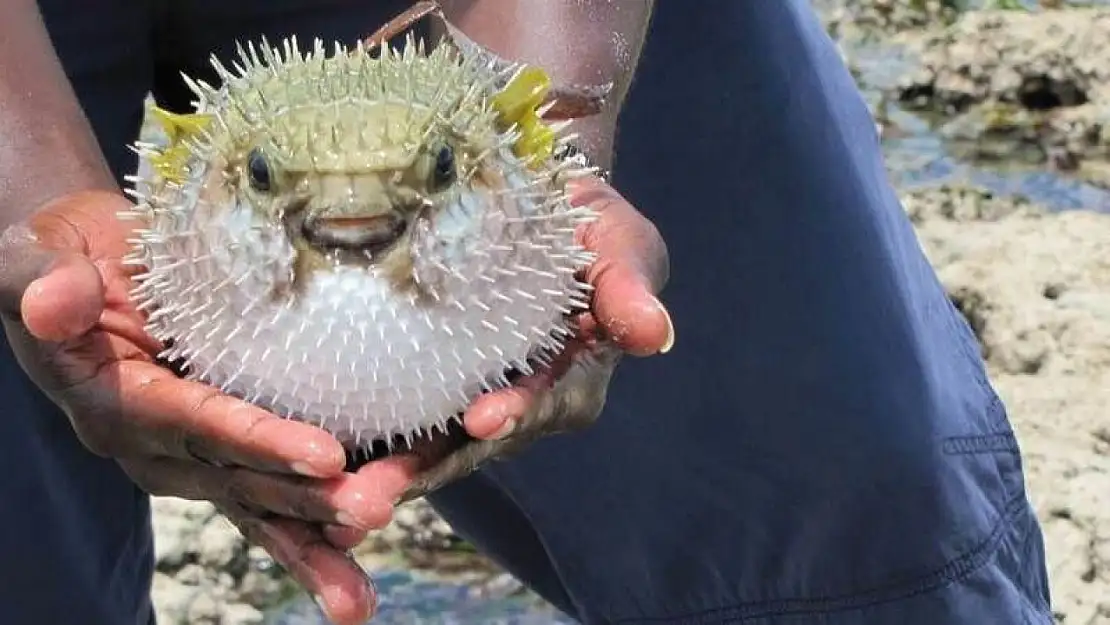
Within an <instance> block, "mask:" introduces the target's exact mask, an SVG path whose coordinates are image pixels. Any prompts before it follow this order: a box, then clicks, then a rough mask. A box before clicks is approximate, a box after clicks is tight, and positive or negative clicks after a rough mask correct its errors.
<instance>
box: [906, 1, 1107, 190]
mask: <svg viewBox="0 0 1110 625" xmlns="http://www.w3.org/2000/svg"><path fill="white" fill-rule="evenodd" d="M900 41H901V42H902V43H904V44H905V45H906V46H907V48H908V49H909V50H911V51H912V52H913V53H915V54H916V55H917V57H918V67H917V69H916V70H915V71H913V72H911V73H909V74H908V75H907V76H905V77H904V78H903V79H902V80H901V81H899V83H898V85H897V86H896V88H895V89H893V90H892V94H891V95H892V97H894V98H896V99H897V100H898V101H899V102H900V103H901V104H902V105H903V106H904V107H906V108H908V109H910V110H917V111H922V112H927V113H930V114H932V115H934V117H935V120H936V122H937V123H938V125H939V127H940V132H941V134H942V136H944V137H945V138H946V139H948V140H949V141H950V142H951V145H952V146H953V147H954V148H955V149H956V150H957V152H958V155H959V156H961V157H963V158H966V159H971V160H982V161H1018V162H1025V163H1030V164H1044V165H1047V166H1048V167H1051V168H1054V169H1059V170H1064V171H1078V172H1080V174H1081V175H1082V176H1083V177H1084V178H1086V179H1089V180H1092V181H1095V182H1099V183H1102V184H1106V183H1107V182H1108V181H1110V177H1107V176H1106V173H1105V171H1106V166H1105V163H1106V162H1107V160H1108V158H1110V131H1108V130H1107V124H1108V123H1110V9H1107V8H1102V7H1071V8H1067V9H1048V10H1036V11H1026V10H984V11H968V12H964V13H961V14H960V15H959V17H958V18H957V19H955V20H954V22H953V23H952V24H951V25H949V26H945V27H939V28H932V29H929V30H926V31H917V32H912V33H911V32H906V33H903V36H902V38H901V39H900Z"/></svg>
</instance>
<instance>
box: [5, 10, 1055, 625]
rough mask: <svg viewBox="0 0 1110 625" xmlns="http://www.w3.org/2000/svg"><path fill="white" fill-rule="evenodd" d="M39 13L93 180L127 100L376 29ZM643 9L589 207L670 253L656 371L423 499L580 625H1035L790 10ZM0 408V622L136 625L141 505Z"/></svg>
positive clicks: (1020, 515)
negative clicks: (284, 42)
mask: <svg viewBox="0 0 1110 625" xmlns="http://www.w3.org/2000/svg"><path fill="white" fill-rule="evenodd" d="M40 4H41V6H42V7H43V9H44V12H45V15H46V18H47V22H48V26H49V28H50V32H51V35H52V37H53V39H54V41H55V44H56V45H57V47H58V49H59V52H60V54H61V56H62V59H63V62H64V63H65V66H66V68H67V71H68V73H69V75H70V77H71V79H72V80H73V81H74V84H75V86H76V89H77V92H78V95H79V97H80V98H81V101H82V103H83V105H84V108H85V110H86V112H87V113H88V115H89V117H90V118H91V120H92V122H93V124H94V126H95V128H96V132H97V135H98V137H99V139H100V141H101V144H102V146H103V148H104V150H105V152H106V154H107V155H108V157H109V159H110V161H111V163H112V166H113V168H114V169H115V171H116V172H117V174H118V175H121V176H122V175H123V174H124V173H127V172H129V171H131V170H132V169H133V168H134V160H133V157H132V156H131V155H130V153H129V152H128V151H127V150H126V148H125V145H126V143H127V142H128V141H130V140H131V139H132V138H133V136H134V135H135V133H136V131H137V128H138V124H139V120H140V116H141V113H142V110H141V98H142V96H143V95H144V94H145V93H146V92H147V91H148V90H154V92H155V93H156V94H157V96H158V97H159V99H160V100H161V101H162V102H163V104H166V105H168V106H171V107H182V106H183V105H184V104H185V103H186V102H187V99H188V97H187V94H186V93H185V92H184V91H183V89H182V88H181V86H180V84H179V83H180V81H179V78H178V74H177V73H178V71H180V70H186V71H189V72H191V73H194V74H196V73H200V74H202V75H203V73H204V72H203V69H204V66H205V62H206V61H205V59H206V57H207V55H208V54H209V53H210V52H212V51H216V52H219V53H226V52H228V51H230V50H231V49H232V47H233V42H234V40H235V39H236V38H252V37H257V36H258V35H261V34H266V35H267V36H268V37H271V38H277V37H280V36H283V35H287V34H292V33H298V34H299V35H300V36H301V37H302V38H307V37H311V36H314V35H320V36H322V37H325V38H338V39H342V40H345V41H353V40H354V39H355V38H356V37H358V36H359V35H363V34H365V33H367V32H369V31H371V30H372V29H373V28H374V27H376V26H377V25H378V24H379V23H380V22H381V21H382V20H383V19H384V18H386V17H388V16H389V15H391V14H393V13H394V12H396V11H397V10H398V9H400V8H402V7H403V6H405V5H407V1H401V2H382V1H378V2H373V1H371V0H359V1H355V0H328V1H324V0H265V1H264V0H234V1H232V2H228V1H221V2H216V1H214V0H173V1H161V0H86V1H85V2H84V3H83V5H82V7H81V8H82V9H83V10H82V11H78V10H77V9H76V8H75V6H74V5H73V4H72V3H68V2H64V1H63V0H41V1H40ZM657 6H658V8H657V15H656V17H655V20H654V24H653V26H652V32H651V34H650V36H649V40H648V43H647V48H646V50H645V58H644V61H643V64H642V68H641V71H640V74H639V78H638V79H637V81H636V84H635V85H634V87H633V91H632V93H631V95H630V100H629V103H628V107H627V110H626V112H625V113H624V116H623V120H622V129H621V132H620V136H619V138H618V164H617V168H616V171H615V184H616V186H617V187H618V188H620V189H621V190H622V191H624V192H625V193H626V194H627V195H628V197H630V199H632V200H633V201H634V202H635V203H636V204H637V206H639V207H640V208H641V209H642V210H644V211H645V212H646V213H647V214H648V215H649V216H650V217H651V218H652V219H653V220H654V221H655V223H656V224H658V226H659V227H660V229H661V230H662V232H663V234H664V236H665V237H666V239H667V241H668V243H669V246H670V251H671V255H672V262H673V265H672V267H673V268H672V281H671V283H670V285H669V286H668V289H667V291H666V293H665V299H666V301H667V303H668V305H669V306H670V308H671V311H672V314H673V317H674V320H675V323H676V325H677V336H678V342H677V345H676V347H675V349H674V351H673V352H672V353H671V354H669V355H667V356H665V357H659V358H653V359H649V360H642V361H637V360H627V361H625V363H624V364H623V365H622V366H621V369H620V371H619V373H618V375H617V376H616V378H615V380H614V386H613V389H612V393H611V396H610V400H609V404H608V408H607V410H606V413H605V415H604V417H603V418H602V420H601V421H600V422H599V424H598V425H597V426H596V427H595V428H594V429H592V430H590V431H587V432H582V433H577V434H573V435H564V436H561V437H558V438H553V439H550V440H547V441H543V442H541V443H539V444H538V445H536V446H535V448H533V449H532V450H530V451H529V452H527V453H525V454H523V455H522V456H520V457H518V458H516V459H513V460H512V461H509V462H502V463H497V464H494V465H491V466H489V467H488V468H486V469H484V470H482V471H481V472H479V473H478V474H476V475H474V476H472V477H471V478H468V479H466V480H464V481H462V482H460V483H458V484H456V485H454V486H452V487H450V488H448V489H445V490H444V491H442V492H440V493H438V494H437V495H435V496H433V497H432V498H431V499H432V500H433V502H434V503H435V505H436V506H437V507H438V508H439V509H440V510H441V511H442V512H443V513H444V514H445V515H446V516H447V518H448V519H449V520H450V521H451V522H452V523H453V524H454V525H455V526H456V527H457V528H458V529H459V531H460V532H462V533H463V534H464V535H466V536H467V537H469V538H470V539H472V540H473V541H475V542H476V543H477V544H478V545H480V546H481V547H482V548H483V549H485V550H487V551H488V552H489V553H491V554H492V555H493V556H494V557H495V558H496V559H498V560H499V561H500V562H502V563H503V564H504V565H505V566H507V567H508V568H509V569H510V570H511V571H513V572H514V573H516V574H517V575H519V576H520V577H521V578H523V579H524V580H526V581H527V582H528V583H529V584H530V585H532V586H533V587H534V588H536V589H537V590H539V591H540V592H542V593H543V594H544V595H545V596H546V597H547V598H548V599H550V600H551V601H553V602H555V603H556V604H557V605H558V606H560V607H561V608H562V609H563V610H565V611H567V612H568V613H570V614H572V615H574V616H575V617H577V618H579V619H580V620H582V621H583V622H585V623H591V624H593V623H628V624H631V623H637V624H662V623H689V624H713V623H748V624H766V625H795V624H802V623H807V624H808V623H814V624H824V625H886V624H888V623H897V624H898V625H995V624H997V625H1019V624H1037V625H1041V624H1048V623H1050V622H1051V617H1050V612H1049V608H1048V600H1049V597H1048V594H1049V593H1048V588H1047V582H1046V572H1045V561H1044V552H1043V544H1042V539H1041V533H1040V528H1039V526H1038V524H1037V522H1036V520H1035V518H1034V516H1033V513H1032V511H1031V508H1030V505H1029V503H1028V501H1027V499H1026V493H1025V490H1024V484H1023V481H1024V480H1023V474H1022V467H1021V457H1020V452H1019V449H1018V446H1017V443H1016V441H1015V439H1014V436H1013V433H1012V431H1011V429H1010V425H1009V423H1008V420H1007V417H1006V413H1005V409H1004V407H1003V405H1002V404H1001V403H1000V401H999V400H998V398H997V396H996V395H995V393H994V391H993V390H992V388H991V386H990V384H989V382H988V380H987V378H986V376H985V373H984V370H983V365H982V362H981V361H980V358H979V356H978V351H977V346H976V344H975V340H974V337H973V336H972V334H971V333H970V331H969V330H968V327H967V325H966V324H965V323H964V321H963V320H962V318H961V317H960V316H959V314H958V313H957V312H956V311H955V310H954V309H953V307H952V306H951V305H950V303H949V301H948V299H947V297H946V296H945V293H944V292H943V289H942V288H941V286H940V285H939V284H938V282H937V279H936V277H935V275H934V273H933V271H932V270H931V269H930V267H929V266H928V264H927V262H926V261H925V259H924V258H923V256H922V254H921V251H920V249H919V247H918V244H917V242H916V240H915V238H914V234H913V232H912V230H911V228H910V226H909V224H908V222H907V220H906V219H905V217H904V216H903V214H902V211H901V208H900V206H899V203H898V200H897V198H896V196H895V195H894V193H893V191H892V189H891V188H890V186H889V185H888V183H887V181H886V176H885V173H884V169H883V163H882V160H881V154H880V149H879V145H878V141H877V138H876V136H875V132H874V128H873V125H872V122H871V119H870V118H869V116H868V113H867V111H866V109H865V107H864V105H863V103H862V101H861V99H860V97H859V94H858V93H857V91H856V88H855V86H854V84H853V83H852V80H851V78H850V76H849V75H848V73H847V72H846V71H845V68H844V67H843V66H842V64H841V62H840V59H839V57H838V55H837V54H836V51H835V49H834V47H833V46H832V44H831V42H830V41H829V40H828V39H827V38H826V36H825V34H824V33H823V32H822V30H821V28H820V25H819V23H818V22H817V20H816V19H815V16H814V15H813V14H812V12H811V10H810V8H809V5H808V3H807V2H806V1H805V0H703V1H700V2H697V3H691V2H677V1H674V2H671V1H667V2H659V3H657ZM4 62H13V61H12V60H10V59H9V60H6V61H4ZM0 384H2V385H3V394H4V397H5V400H6V402H7V408H6V410H5V418H4V419H0V446H3V448H2V449H0V470H2V471H3V474H4V475H5V476H6V477H5V479H4V480H3V483H2V484H0V501H2V502H3V506H4V511H5V512H4V515H3V517H2V521H0V524H2V529H3V531H2V532H0V553H2V554H3V559H2V560H0V577H2V578H3V580H4V583H3V584H0V610H2V611H3V613H4V618H3V621H4V622H5V623H8V624H10V625H41V624H43V623H68V622H73V621H72V619H73V617H74V615H80V622H81V623H83V624H85V625H128V624H133V625H146V624H148V623H150V622H151V621H152V616H151V610H150V604H149V598H148V591H149V580H150V574H151V567H152V551H151V533H150V527H149V508H148V504H147V499H146V497H145V496H143V494H142V493H140V492H138V491H137V490H136V489H135V488H134V487H133V486H132V485H131V484H130V483H129V482H128V481H127V479H126V477H125V476H124V475H123V474H122V473H121V472H120V471H119V469H118V468H117V467H116V465H115V464H114V463H112V462H110V461H105V460H101V459H97V458H95V457H93V456H91V455H90V454H88V453H86V452H85V451H84V450H83V449H82V448H81V447H80V445H79V444H78V442H77V441H76V439H75V437H74V436H73V435H72V433H71V432H70V430H69V426H68V424H67V423H66V421H65V418H64V416H63V415H62V414H61V413H60V412H59V411H57V410H56V409H55V408H54V407H53V406H52V405H50V404H49V402H47V401H46V400H45V399H44V398H43V397H42V396H41V395H40V394H39V393H38V392H37V391H36V390H35V388H34V387H33V386H32V385H31V383H30V382H29V381H28V380H27V379H26V377H25V376H24V375H23V373H22V371H21V370H20V369H19V368H18V365H17V364H16V363H15V361H14V359H13V358H12V357H11V355H10V353H8V354H6V355H4V356H3V357H2V358H0Z"/></svg>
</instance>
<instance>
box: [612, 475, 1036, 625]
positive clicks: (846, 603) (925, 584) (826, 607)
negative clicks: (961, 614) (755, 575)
mask: <svg viewBox="0 0 1110 625" xmlns="http://www.w3.org/2000/svg"><path fill="white" fill-rule="evenodd" d="M1025 507H1026V499H1025V494H1024V493H1022V494H1021V495H1018V496H1016V497H1014V498H1013V499H1011V500H1010V501H1009V502H1008V503H1007V504H1006V507H1005V513H1004V514H1003V516H1002V518H1001V519H1000V520H999V522H998V523H996V524H995V526H994V528H993V530H992V531H991V533H990V535H989V536H987V538H986V539H984V540H983V541H982V542H981V543H979V544H978V545H976V546H975V547H974V548H972V549H971V550H970V551H968V552H966V553H964V554H963V555H961V556H959V557H957V558H955V559H954V560H951V561H950V562H949V563H948V564H946V565H945V566H944V567H942V568H941V569H939V570H937V571H935V572H933V573H931V574H929V575H926V576H925V577H923V578H921V579H920V580H918V581H917V582H914V583H911V584H908V585H906V586H899V587H898V588H895V589H878V590H871V591H864V592H862V593H858V594H853V595H849V596H844V597H827V598H818V599H782V600H772V601H758V602H752V603H742V604H739V605H736V606H731V607H727V608H712V609H709V610H702V611H698V612H690V613H687V614H674V615H668V616H636V617H623V618H618V619H615V620H613V621H612V622H613V623H631V624H636V623H641V624H644V625H647V624H650V623H678V622H681V623H687V624H689V625H694V624H695V623H728V622H739V621H743V620H747V619H753V618H766V617H769V616H788V615H794V616H798V615H807V614H817V613H828V612H839V611H844V610H853V609H861V608H867V607H870V606H874V605H878V604H881V603H886V602H889V601H893V600H896V599H907V598H910V597H915V596H917V595H922V594H925V593H927V592H929V591H932V590H936V589H938V588H941V587H943V586H946V585H948V584H950V583H952V582H954V581H957V580H960V579H962V578H964V577H967V576H968V575H970V574H971V573H973V572H974V571H976V570H978V569H979V568H981V567H982V566H984V565H985V564H986V563H987V562H988V561H989V560H990V559H991V557H992V556H994V554H995V552H996V551H997V550H998V547H999V546H1000V545H1001V543H1002V539H1003V537H1004V535H1005V533H1006V531H1007V530H1009V529H1010V528H1011V526H1012V524H1013V521H1014V519H1015V518H1016V517H1017V516H1018V515H1019V514H1022V513H1024V511H1025Z"/></svg>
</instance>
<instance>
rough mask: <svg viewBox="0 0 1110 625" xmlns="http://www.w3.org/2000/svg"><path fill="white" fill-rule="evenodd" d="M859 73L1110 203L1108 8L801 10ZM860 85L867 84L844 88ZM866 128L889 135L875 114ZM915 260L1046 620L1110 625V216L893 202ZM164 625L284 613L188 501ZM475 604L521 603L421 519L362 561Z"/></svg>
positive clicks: (954, 194) (973, 159)
mask: <svg viewBox="0 0 1110 625" xmlns="http://www.w3.org/2000/svg"><path fill="white" fill-rule="evenodd" d="M813 1H814V3H815V4H816V5H818V6H819V7H820V8H821V10H822V16H823V18H824V19H825V22H826V24H827V26H828V27H829V30H830V32H832V33H834V35H835V36H836V37H837V38H838V39H840V40H841V42H842V45H843V46H844V50H845V57H846V59H847V60H848V62H849V64H850V65H851V64H853V63H854V58H853V46H854V45H855V44H854V42H857V41H864V40H868V41H873V40H875V39H876V38H877V39H878V40H879V41H880V42H881V45H890V46H897V47H898V48H899V49H900V50H905V51H906V52H907V53H908V54H909V55H910V56H912V57H913V58H914V59H915V60H914V68H913V70H912V71H910V72H907V73H906V74H905V75H903V76H900V77H899V78H898V80H896V81H892V82H891V83H890V84H889V85H883V86H882V87H874V86H873V85H868V84H866V78H865V77H864V78H862V79H861V80H862V81H863V84H862V86H863V87H864V89H865V91H867V92H868V93H869V94H871V95H877V96H878V99H879V100H880V101H885V102H890V103H893V105H895V106H897V107H898V108H899V109H900V110H903V111H908V112H910V113H913V114H914V115H917V116H920V117H922V118H924V119H927V120H928V121H929V124H930V128H932V129H935V131H936V132H937V133H938V134H939V135H940V136H941V137H942V138H943V139H944V141H945V145H946V146H947V148H948V149H949V150H951V151H952V153H953V154H956V155H957V156H958V158H959V159H960V160H961V161H962V162H967V163H972V164H976V165H982V166H985V167H991V166H995V165H1011V164H1014V163H1017V164H1020V165H1023V166H1029V167H1033V168H1037V169H1038V170H1041V171H1052V172H1056V173H1059V174H1062V175H1067V176H1074V177H1075V178H1076V179H1079V180H1083V181H1087V182H1091V183H1093V184H1096V185H1101V186H1105V187H1110V167H1108V163H1110V149H1108V146H1110V130H1107V129H1104V126H1105V124H1106V123H1107V120H1108V119H1110V115H1108V113H1107V111H1110V106H1108V105H1110V7H1105V6H1104V7H1072V8H1062V9H1055V10H1052V9H1038V10H1035V11H1032V12H1030V11H1024V10H1000V9H994V10H971V11H965V12H961V11H957V10H953V9H952V8H951V6H952V4H951V0H947V1H942V0H813ZM859 74H861V75H864V76H865V74H866V72H859ZM876 117H877V120H878V121H879V122H880V123H882V124H885V125H886V126H887V127H888V129H890V130H891V132H892V133H893V134H896V133H897V132H898V128H892V127H891V125H892V122H890V120H887V119H886V118H885V117H884V115H883V114H882V111H881V110H876ZM900 193H901V196H902V199H903V204H904V207H905V209H906V211H907V213H908V215H909V216H910V219H911V220H912V222H913V224H914V227H915V228H916V230H917V232H918V235H919V238H920V240H921V244H922V246H923V248H924V249H925V251H926V253H927V254H928V256H929V258H930V260H931V261H932V262H933V264H934V266H935V267H936V268H937V271H938V274H939V275H940V277H941V280H942V282H943V283H944V284H945V286H946V288H947V290H948V292H949V294H950V296H951V297H952V299H953V301H954V302H955V303H956V304H957V306H958V307H959V308H960V310H961V311H962V312H963V313H964V314H965V315H966V316H967V317H968V319H969V320H970V322H971V324H972V326H973V328H974V329H975V331H976V333H977V336H978V337H979V339H980V341H981V344H982V349H983V353H984V355H985V357H986V359H987V362H988V366H989V367H990V370H991V374H992V381H993V382H994V384H995V386H996V388H997V389H998V391H999V393H1000V394H1001V395H1002V397H1003V399H1004V400H1005V402H1006V405H1007V408H1008V410H1009V413H1010V415H1011V419H1012V420H1013V423H1014V427H1015V429H1016V430H1017V434H1018V437H1019V440H1020V442H1021V444H1022V447H1023V449H1024V452H1025V464H1026V471H1027V480H1028V486H1029V490H1030V493H1031V497H1032V499H1033V500H1034V503H1035V505H1036V508H1037V511H1038V515H1039V516H1040V518H1041V520H1042V522H1043V524H1044V530H1045V534H1046V541H1047V549H1048V555H1049V561H1050V577H1051V584H1052V593H1053V600H1054V605H1055V609H1056V611H1057V621H1058V622H1060V623H1063V624H1065V625H1069V624H1070V625H1079V624H1082V625H1091V624H1094V625H1110V216H1108V215H1104V214H1099V213H1095V212H1092V211H1085V210H1073V211H1065V212H1061V211H1059V210H1058V208H1059V207H1054V206H1049V205H1044V204H1039V203H1037V202H1035V201H1032V200H1029V199H1025V198H1022V197H1016V196H1013V195H998V194H994V193H991V192H990V191H988V190H986V189H984V188H981V187H977V186H974V185H972V184H970V183H968V184H963V183H953V184H946V185H943V186H931V187H926V188H915V189H902V190H900ZM154 510H155V528H156V531H157V548H158V564H157V573H156V579H155V587H154V596H155V603H156V605H157V608H158V611H159V619H160V621H159V622H160V623H162V624H163V625H178V624H184V623H189V624H204V625H249V624H257V623H263V622H264V620H265V611H266V610H268V609H269V608H271V607H272V606H275V605H278V604H280V603H282V602H283V601H285V600H287V599H288V598H290V597H292V596H295V595H296V593H297V591H296V589H294V588H292V586H291V585H290V584H289V582H288V581H287V580H286V579H285V577H284V576H283V574H282V573H281V572H280V571H279V570H278V569H276V568H275V567H274V566H273V564H272V562H270V560H269V559H268V558H267V557H266V556H265V554H264V553H262V552H261V550H259V549H256V548H249V547H248V546H247V545H246V544H245V543H244V542H243V541H242V540H241V538H240V537H239V535H238V533H237V532H236V531H235V530H234V528H232V527H231V525H230V524H228V523H227V522H226V521H225V520H224V519H222V518H221V517H219V515H217V514H215V513H214V511H213V510H212V508H211V507H210V506H208V505H207V504H203V503H193V502H183V501H180V500H174V499H157V500H155V509H154ZM358 557H359V559H360V561H362V562H363V563H364V564H365V565H366V566H367V567H368V568H369V569H371V570H375V569H378V568H382V567H400V568H413V569H416V570H420V571H423V572H424V573H427V574H429V575H437V576H447V577H450V578H452V579H463V580H465V581H467V582H472V583H475V584H476V585H477V587H479V588H487V589H490V592H496V593H511V592H516V591H517V590H518V585H517V584H515V583H514V582H513V581H512V579H511V578H508V577H506V576H503V575H501V574H500V571H499V569H498V568H497V567H496V565H494V564H492V563H491V562H489V561H488V560H486V559H485V558H483V557H482V556H480V555H478V554H475V553H474V552H473V550H472V549H470V548H469V547H468V546H467V545H466V544H465V543H464V542H463V541H461V540H460V539H458V538H457V537H455V536H454V535H453V534H452V532H451V530H450V528H449V527H448V526H447V525H446V523H444V522H443V521H442V519H440V518H439V517H438V516H437V515H436V514H435V513H434V511H432V510H431V509H430V508H429V507H428V506H427V504H425V503H423V502H414V503H411V504H407V505H406V506H404V507H403V508H402V510H400V511H399V513H398V519H397V522H395V523H394V524H393V525H392V526H391V527H390V528H389V529H387V530H386V531H384V532H382V533H380V534H377V535H375V536H374V537H373V538H372V539H371V540H369V541H368V542H367V544H366V545H364V546H363V547H361V548H360V549H359V553H358Z"/></svg>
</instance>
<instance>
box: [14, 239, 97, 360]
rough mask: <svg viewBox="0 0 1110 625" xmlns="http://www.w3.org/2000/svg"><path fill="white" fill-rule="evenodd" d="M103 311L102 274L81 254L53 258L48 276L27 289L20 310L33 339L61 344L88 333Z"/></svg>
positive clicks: (37, 280) (39, 279) (46, 273)
mask: <svg viewBox="0 0 1110 625" xmlns="http://www.w3.org/2000/svg"><path fill="white" fill-rule="evenodd" d="M103 311H104V285H103V283H102V281H101V279H100V272H99V271H97V269H96V266H95V265H93V264H92V262H90V261H89V259H88V258H85V257H83V256H80V255H78V254H61V255H58V256H56V257H54V259H53V261H52V262H51V263H50V265H49V266H48V268H47V269H46V272H45V274H44V275H43V276H42V277H40V278H36V279H35V280H33V281H32V282H31V283H30V284H29V285H28V286H27V289H26V290H25V291H24V293H23V299H22V302H21V306H20V313H21V317H22V319H23V325H24V326H26V327H27V330H28V331H29V332H30V333H31V335H32V336H34V337H35V338H37V339H39V340H42V341H50V342H58V343H60V342H62V341H67V340H70V339H74V338H77V337H78V336H81V335H82V334H84V333H85V332H88V331H89V329H90V328H92V327H93V325H94V324H95V323H96V322H97V320H98V319H100V316H101V314H102V313H103Z"/></svg>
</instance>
